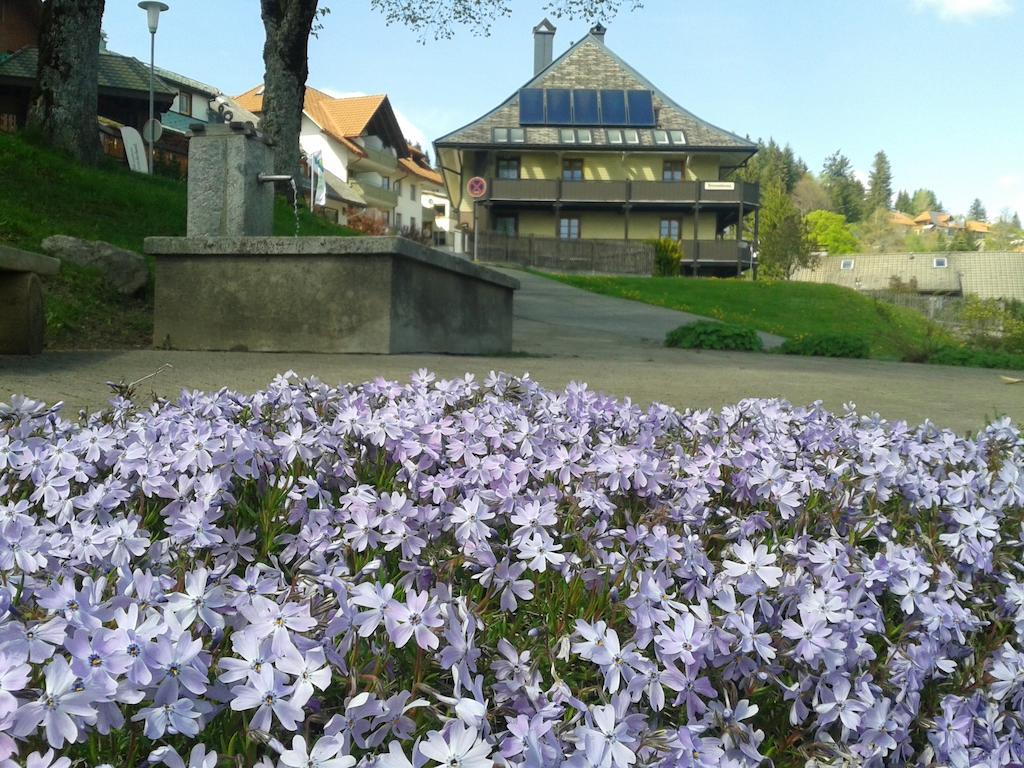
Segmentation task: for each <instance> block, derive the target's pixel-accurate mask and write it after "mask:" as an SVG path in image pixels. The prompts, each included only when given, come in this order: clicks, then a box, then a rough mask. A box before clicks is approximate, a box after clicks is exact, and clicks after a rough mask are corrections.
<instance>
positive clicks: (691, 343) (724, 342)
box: [665, 320, 764, 352]
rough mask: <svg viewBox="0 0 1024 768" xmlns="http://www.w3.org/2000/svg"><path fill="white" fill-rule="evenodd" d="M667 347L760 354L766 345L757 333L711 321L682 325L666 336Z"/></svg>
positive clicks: (748, 329)
mask: <svg viewBox="0 0 1024 768" xmlns="http://www.w3.org/2000/svg"><path fill="white" fill-rule="evenodd" d="M665 346H666V347H678V348H680V349H739V350H745V351H749V352H760V351H761V350H762V349H763V348H764V345H763V344H762V343H761V337H760V336H758V335H757V331H753V330H751V329H750V328H741V327H740V326H738V325H728V324H726V323H715V322H711V321H709V320H701V321H700V322H696V323H691V324H690V325H681V326H679V327H678V328H676V329H675V330H674V331H669V332H668V334H666V336H665Z"/></svg>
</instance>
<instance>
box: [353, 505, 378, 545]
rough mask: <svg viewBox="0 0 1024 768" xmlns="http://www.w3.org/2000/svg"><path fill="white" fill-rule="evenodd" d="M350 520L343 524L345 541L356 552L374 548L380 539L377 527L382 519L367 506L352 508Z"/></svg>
mask: <svg viewBox="0 0 1024 768" xmlns="http://www.w3.org/2000/svg"><path fill="white" fill-rule="evenodd" d="M351 520H352V522H350V523H346V524H345V541H347V542H348V543H349V545H350V546H351V547H352V549H354V550H355V551H356V552H365V551H366V550H367V549H369V548H375V547H376V546H377V543H378V542H379V541H380V538H381V536H380V531H379V527H380V525H381V523H382V522H384V518H383V517H381V516H380V515H378V514H377V512H376V511H375V510H373V509H370V508H369V507H367V506H353V509H352V518H351Z"/></svg>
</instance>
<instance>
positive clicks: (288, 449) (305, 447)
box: [274, 421, 316, 464]
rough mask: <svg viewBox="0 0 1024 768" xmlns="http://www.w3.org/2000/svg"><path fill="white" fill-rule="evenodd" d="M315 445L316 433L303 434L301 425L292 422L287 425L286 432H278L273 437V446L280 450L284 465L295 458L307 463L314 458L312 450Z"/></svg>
mask: <svg viewBox="0 0 1024 768" xmlns="http://www.w3.org/2000/svg"><path fill="white" fill-rule="evenodd" d="M315 444H316V432H315V431H310V432H303V431H302V424H301V423H300V422H298V421H293V422H292V423H291V424H289V425H288V431H287V432H278V433H277V434H276V435H275V436H274V445H276V446H277V447H278V448H280V449H281V456H282V458H283V459H284V461H285V463H287V464H291V463H293V462H294V461H295V459H296V458H302V459H303V460H304V461H309V460H310V459H312V458H313V456H315V455H316V454H315V452H314V450H313V448H312V446H314V445H315Z"/></svg>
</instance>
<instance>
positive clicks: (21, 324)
mask: <svg viewBox="0 0 1024 768" xmlns="http://www.w3.org/2000/svg"><path fill="white" fill-rule="evenodd" d="M0 307H3V311H2V312H0V355H38V354H39V353H40V352H42V351H43V332H44V330H45V327H46V316H45V313H44V311H43V285H42V282H41V281H40V280H39V276H38V275H37V274H35V273H34V272H9V271H2V270H0Z"/></svg>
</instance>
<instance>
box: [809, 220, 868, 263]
mask: <svg viewBox="0 0 1024 768" xmlns="http://www.w3.org/2000/svg"><path fill="white" fill-rule="evenodd" d="M804 221H805V222H806V224H807V237H808V239H809V240H810V242H811V246H812V248H814V250H817V251H827V252H828V253H831V254H836V253H855V252H856V251H857V249H858V247H859V244H858V243H857V238H856V236H855V235H854V234H853V231H852V230H851V229H850V225H849V224H847V223H846V217H845V216H843V215H842V214H841V213H833V212H832V211H811V212H810V213H809V214H807V215H806V216H805V217H804Z"/></svg>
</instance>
